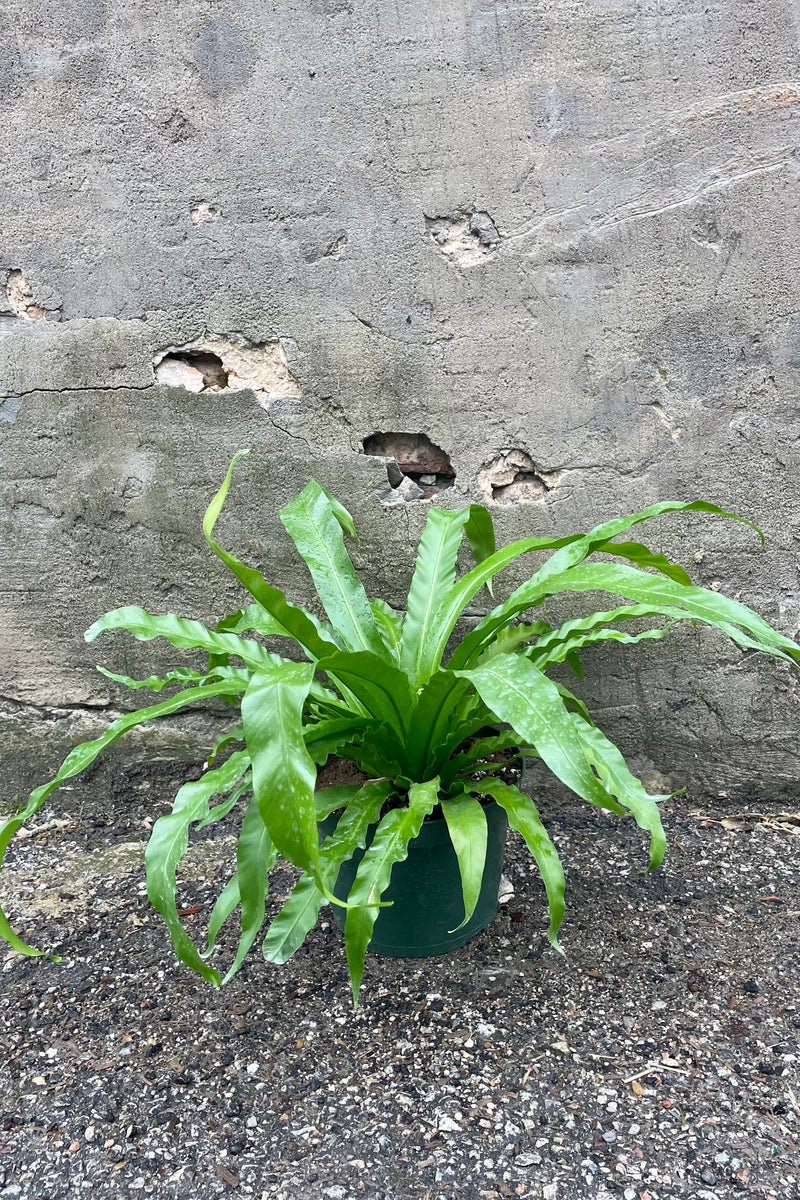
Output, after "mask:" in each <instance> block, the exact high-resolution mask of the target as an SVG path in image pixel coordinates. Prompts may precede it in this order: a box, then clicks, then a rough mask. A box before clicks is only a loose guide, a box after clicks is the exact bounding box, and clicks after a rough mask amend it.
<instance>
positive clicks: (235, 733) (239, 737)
mask: <svg viewBox="0 0 800 1200" xmlns="http://www.w3.org/2000/svg"><path fill="white" fill-rule="evenodd" d="M243 741H244V730H243V729H242V727H241V725H231V727H230V729H226V730H225V732H224V733H221V734H220V735H219V737H218V738H217V740H216V741H215V742H214V745H213V747H212V750H211V753H210V754H209V756H208V762H207V765H208V766H209V767H213V765H214V761H215V759H216V758H217V756H218V755H219V754H221V753H222V751H223V750H224V749H225V747H226V746H230V745H232V744H233V743H234V742H243Z"/></svg>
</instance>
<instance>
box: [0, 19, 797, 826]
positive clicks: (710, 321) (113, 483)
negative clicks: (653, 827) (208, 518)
mask: <svg viewBox="0 0 800 1200" xmlns="http://www.w3.org/2000/svg"><path fill="white" fill-rule="evenodd" d="M799 27H800V6H798V4H797V2H796V0H754V2H752V3H749V4H747V5H744V4H736V3H734V4H731V3H730V0H712V2H711V3H706V4H703V5H698V4H695V3H692V2H690V0H592V3H589V4H587V3H585V2H583V0H582V2H580V3H578V2H577V0H573V2H569V0H563V2H560V3H558V4H556V3H553V2H552V0H516V2H513V3H501V2H499V0H473V2H469V0H440V2H439V3H437V4H433V5H427V6H425V5H423V6H420V5H419V4H418V3H416V2H412V0H399V2H398V0H391V2H389V0H373V2H371V3H369V4H367V3H362V2H361V0H303V2H302V3H300V2H297V0H295V2H290V0H278V3H275V4H272V5H268V6H264V5H263V4H260V3H256V2H255V0H238V2H237V3H236V4H232V3H227V2H223V3H215V4H212V3H209V2H208V0H180V2H179V3H178V4H177V5H175V4H173V5H171V6H168V7H165V6H163V5H158V4H154V3H150V2H148V3H143V4H136V5H129V4H123V3H121V2H120V0H64V2H63V3H61V4H59V5H47V4H44V3H43V2H42V0H12V3H11V4H10V5H7V6H6V7H5V9H4V13H3V15H2V16H1V17H0V114H2V122H0V130H1V131H2V132H0V144H1V148H2V157H3V163H4V172H3V174H4V186H3V188H2V189H0V229H2V240H1V241H0V400H1V401H2V403H0V497H1V499H2V510H1V512H0V530H2V532H1V533H0V540H1V541H2V546H3V555H2V562H3V567H4V570H3V572H2V580H0V587H1V588H2V593H0V607H1V610H2V611H1V612H0V648H1V653H0V659H1V660H2V666H1V667H0V670H1V671H2V679H1V680H0V693H2V696H3V697H4V699H3V700H2V702H0V713H2V716H3V728H4V729H5V730H6V731H7V732H6V733H5V734H4V736H3V737H2V755H3V762H2V770H3V795H2V796H0V803H4V802H5V801H6V800H7V799H9V798H10V796H12V795H13V794H14V792H15V791H16V790H19V791H25V790H27V787H28V786H29V785H30V784H31V783H34V782H39V781H40V780H41V779H42V777H46V775H47V773H48V771H49V770H51V769H52V768H54V767H55V765H56V763H57V761H58V758H59V756H60V754H61V753H62V752H63V751H64V750H65V749H66V748H67V747H68V746H69V745H70V744H72V741H73V740H74V739H75V737H76V736H78V735H80V736H86V735H87V733H88V731H90V730H91V731H96V730H97V729H99V728H100V727H101V726H102V724H103V722H104V721H105V720H106V719H107V717H108V715H109V711H112V712H113V711H116V710H117V709H118V707H119V706H122V705H124V704H126V703H127V701H126V700H125V699H124V698H123V697H120V696H119V695H118V694H117V692H116V690H115V689H114V687H113V685H109V684H108V683H107V681H106V680H104V679H103V678H102V677H101V676H99V675H97V674H96V673H95V671H94V664H95V662H97V661H104V662H106V663H107V664H108V665H109V666H112V667H113V668H116V669H122V670H126V671H128V672H130V673H135V672H136V671H144V672H145V673H147V672H148V671H149V670H150V669H151V665H153V664H155V665H158V664H162V665H163V664H164V663H165V662H167V661H168V659H167V655H166V654H165V652H164V650H163V649H156V648H154V646H153V645H152V644H151V645H150V646H147V647H142V646H139V645H137V644H135V645H133V646H131V645H129V644H128V643H127V642H125V641H124V640H123V639H122V638H118V639H115V640H114V641H113V643H112V642H111V641H109V643H108V645H107V646H106V645H103V644H102V643H100V644H99V645H93V646H91V647H87V646H85V645H84V643H83V641H82V638H81V636H80V635H81V633H82V631H83V629H85V628H86V627H87V626H88V625H89V624H90V623H91V621H92V620H93V619H94V618H95V617H96V615H97V614H98V613H99V612H100V611H103V610H106V609H108V608H111V607H113V606H115V605H117V604H120V603H124V602H130V603H134V602H137V603H141V604H143V605H144V606H146V607H149V608H151V609H154V610H162V611H163V610H167V609H174V610H177V611H179V612H182V613H186V614H193V615H200V616H207V617H216V616H218V615H219V614H220V612H221V611H222V610H223V608H224V607H225V606H226V605H227V604H229V603H230V604H235V603H238V593H237V592H236V590H235V589H234V588H232V587H231V586H230V584H229V583H227V582H226V580H225V577H224V573H223V570H222V568H221V567H218V566H217V565H215V563H214V561H212V560H211V559H210V557H209V555H208V553H207V552H206V550H205V549H204V546H203V543H202V538H201V534H200V516H201V513H202V510H203V508H204V506H205V503H206V502H207V500H208V498H209V496H210V495H211V493H212V492H213V490H214V488H215V486H216V485H217V483H218V482H219V480H220V479H221V477H222V474H223V472H224V469H225V466H226V464H227V462H228V459H229V456H230V454H231V453H232V451H234V450H235V449H236V448H238V447H240V446H243V445H252V446H253V447H254V448H255V453H254V454H253V455H252V456H251V458H250V459H249V460H248V461H247V462H246V463H243V464H242V466H241V470H240V473H239V475H238V477H237V482H236V486H235V491H234V497H233V504H232V505H231V512H230V514H229V515H228V516H227V517H226V519H225V530H226V535H227V537H228V540H229V541H232V542H234V543H235V544H236V545H237V546H238V547H239V549H240V551H242V552H244V553H246V554H248V555H250V556H251V557H252V558H253V559H254V560H259V561H260V562H261V563H262V564H264V565H265V567H266V570H267V574H269V575H271V576H273V577H274V578H275V579H276V580H278V581H280V582H281V583H282V584H283V585H284V586H286V588H287V590H289V591H290V592H291V593H293V594H296V595H298V596H299V597H300V598H301V599H302V598H305V599H308V598H309V585H308V582H307V579H306V577H305V575H304V573H303V570H302V568H301V567H300V566H299V564H298V563H297V561H296V560H295V558H294V555H293V553H292V548H291V545H290V543H289V542H288V539H287V538H286V536H285V535H284V533H283V531H282V529H281V527H280V525H279V523H278V520H277V515H276V514H277V508H278V507H279V505H280V504H281V503H282V502H284V501H285V500H286V499H288V498H289V497H290V496H291V495H292V494H293V493H294V492H295V491H296V490H298V489H299V488H300V487H301V486H302V485H303V483H304V482H305V481H306V480H307V479H308V477H309V476H310V475H312V474H313V475H315V476H317V477H318V478H319V479H320V480H321V481H322V482H323V483H324V484H325V485H326V486H328V487H330V488H331V489H333V490H334V491H335V492H336V493H337V495H339V496H340V497H341V498H342V499H343V500H344V501H346V502H347V503H348V504H349V505H350V506H351V507H352V509H353V510H354V512H355V514H356V517H357V521H358V524H359V527H360V530H361V533H362V540H361V543H360V545H359V546H358V547H357V549H356V550H355V557H356V559H357V561H358V564H359V566H360V567H362V568H363V569H364V572H365V575H366V577H367V578H368V580H369V581H370V584H371V585H372V587H373V588H374V589H375V590H379V589H380V590H382V591H384V593H385V594H386V595H387V598H389V599H390V600H393V601H395V602H399V601H400V599H401V597H402V594H403V590H404V587H405V585H406V583H407V580H408V577H409V573H410V569H411V565H412V563H413V558H414V543H415V540H416V536H417V534H418V532H419V529H420V528H421V525H422V522H423V519H424V514H425V510H426V504H425V503H424V502H418V503H416V504H409V505H404V504H400V505H396V506H394V507H385V506H383V505H382V504H381V503H380V501H379V500H378V499H377V498H376V496H375V494H374V491H375V488H376V487H377V486H378V485H379V484H380V483H381V482H383V481H384V480H385V471H384V468H383V467H382V466H381V464H380V463H379V462H378V461H377V460H376V459H370V458H367V457H365V456H363V455H362V454H361V453H360V448H361V442H362V440H363V439H364V438H365V437H367V436H369V435H371V434H373V433H375V432H378V431H386V430H391V431H394V432H403V431H405V432H409V433H420V432H424V433H425V434H427V435H428V436H429V437H430V439H431V440H432V442H433V443H435V444H436V445H437V446H440V447H442V448H443V449H444V450H445V451H446V453H447V454H448V455H449V456H450V458H451V460H452V463H453V465H454V467H455V469H456V472H457V482H456V489H455V490H454V491H450V492H448V493H444V494H443V495H440V496H439V497H438V498H437V499H436V500H435V501H434V503H438V504H449V503H455V504H463V503H465V502H466V501H467V499H468V498H469V497H470V496H472V497H473V498H477V497H478V495H479V489H478V486H477V483H476V480H477V477H478V474H479V472H481V471H482V470H483V469H484V468H485V467H486V466H487V465H489V464H490V463H491V462H492V461H493V460H495V459H498V458H499V457H500V456H501V455H502V454H503V453H504V452H507V451H509V450H519V451H521V452H523V454H525V455H527V456H528V458H529V459H530V460H531V461H532V462H533V463H534V464H535V466H536V469H537V472H539V474H540V476H541V477H542V478H543V479H545V481H546V482H547V484H548V486H547V487H546V488H541V489H539V488H537V487H535V486H534V487H530V488H528V494H530V495H531V496H533V497H535V499H533V500H532V501H531V502H529V503H519V504H512V505H510V506H508V507H498V509H497V516H498V522H499V526H500V529H501V530H502V533H503V534H504V535H506V536H509V537H511V536H518V535H519V534H521V533H522V532H536V533H545V532H566V531H572V530H573V529H576V528H581V527H585V526H588V525H591V524H593V523H595V522H596V521H597V520H599V519H601V518H603V517H607V516H611V515H614V514H616V513H619V512H623V511H626V510H631V509H634V508H639V507H641V506H643V505H644V504H647V503H649V502H652V501H654V500H657V499H661V498H666V497H678V498H690V497H694V496H696V495H699V496H704V497H707V498H709V499H712V500H714V501H716V502H718V503H720V504H722V505H723V506H727V507H733V508H737V509H739V510H740V511H742V512H744V513H745V514H746V515H747V516H748V517H750V518H752V519H754V520H755V521H757V522H759V524H761V525H762V526H763V528H764V530H765V532H766V535H767V549H766V550H765V551H762V550H761V549H760V548H759V546H758V544H757V541H756V538H755V536H754V535H752V534H751V533H750V532H749V531H748V530H747V528H746V527H744V526H733V525H732V526H722V525H721V524H719V523H717V522H705V521H700V520H698V519H685V518H684V519H676V520H674V521H673V522H672V523H671V524H669V523H663V524H661V525H660V526H659V527H658V529H657V530H655V531H654V533H653V534H652V536H653V538H654V540H655V541H656V542H657V543H658V544H660V545H661V546H662V548H664V549H667V550H671V551H672V552H674V553H676V554H678V556H679V557H680V558H681V560H682V561H684V562H685V563H687V565H689V566H690V567H691V569H692V571H693V573H694V576H695V578H696V579H697V580H698V581H699V582H702V583H705V584H711V583H712V582H714V583H718V584H719V586H720V587H721V588H722V590H723V591H725V592H726V593H727V594H730V595H736V596H740V597H741V598H742V599H744V600H745V601H747V602H748V603H751V604H753V605H754V606H755V607H757V608H758V609H759V610H760V611H762V612H764V613H765V615H767V616H769V617H770V618H771V619H773V620H774V621H775V622H776V623H777V624H778V625H779V626H780V627H781V628H782V629H783V630H785V631H787V632H789V633H790V634H794V633H795V632H796V630H797V628H798V623H799V622H800V604H799V602H798V591H797V565H798V557H799V550H800V544H799V542H798V539H799V538H800V511H798V491H797V482H796V481H797V467H798V459H799V458H800V452H799V451H798V445H800V443H799V442H798V439H800V406H799V405H798V399H797V395H798V370H799V369H800V368H799V367H798V362H799V361H800V356H799V355H798V348H800V315H799V314H800V303H798V297H797V279H798V270H797V249H796V248H797V245H798V240H799V239H798V235H799V234H800V228H799V226H800V222H799V221H798V196H799V195H800V157H798V154H797V142H798V128H799V126H798V114H800V91H798V85H797V80H798V78H800V72H798V46H797V43H798V28H799ZM6 283H7V295H6V286H5V285H6ZM208 338H212V339H213V338H225V339H228V340H232V341H234V342H240V343H246V344H250V345H254V346H267V345H270V346H274V345H275V343H276V341H279V343H280V347H281V351H282V354H283V356H284V357H285V361H286V365H287V370H288V372H289V375H290V377H291V378H292V380H295V381H297V383H298V384H299V387H300V391H301V395H300V396H299V397H296V396H294V397H291V396H290V397H287V398H285V399H280V398H275V396H274V395H272V396H270V399H269V403H268V406H267V407H266V408H265V406H264V404H263V403H258V402H257V401H258V397H256V396H254V394H253V393H252V392H249V391H230V390H226V391H221V392H214V391H208V390H206V391H203V392H200V393H197V394H195V393H192V392H189V391H184V390H182V389H180V388H171V387H167V386H162V385H160V384H157V383H156V381H155V375H154V369H153V363H154V361H156V360H158V358H159V357H160V356H162V355H163V354H164V353H165V352H167V351H168V350H169V348H170V347H176V346H178V347H180V346H187V345H190V344H193V343H196V342H197V341H198V340H204V339H205V340H207V339H208ZM261 399H262V400H263V397H261ZM586 665H587V671H588V678H587V681H586V686H585V691H586V692H587V693H588V694H589V695H590V696H593V697H594V700H595V703H596V711H597V712H598V713H599V715H600V717H601V718H602V720H603V722H604V724H605V727H606V728H607V730H608V731H609V733H610V734H611V735H612V736H617V737H619V738H620V740H621V744H622V745H623V747H624V748H625V749H626V750H628V751H629V752H636V751H637V749H638V752H639V754H640V758H639V760H638V761H639V765H640V766H641V767H643V768H644V769H646V770H654V771H658V772H661V774H663V775H666V776H668V777H669V779H670V780H671V781H672V782H673V783H674V784H675V785H676V786H679V785H681V784H683V783H687V782H689V783H691V785H692V786H694V787H695V788H697V789H702V790H708V791H709V792H711V793H712V794H714V795H716V794H718V793H720V792H728V793H729V794H730V795H731V797H735V796H741V795H742V794H746V793H748V792H751V791H752V792H753V793H755V794H758V793H760V792H773V791H775V789H776V788H777V789H778V790H779V791H780V790H786V791H789V792H791V791H793V790H795V789H796V783H795V780H796V774H797V762H798V756H797V745H798V741H797V730H798V725H799V724H800V714H799V713H798V703H797V692H796V685H795V683H794V682H793V680H792V679H791V676H790V674H789V672H788V671H786V670H785V669H783V668H782V667H779V666H777V665H774V664H772V663H767V662H764V663H760V662H755V661H752V660H751V661H748V662H746V663H743V662H742V661H741V658H740V656H739V655H738V653H736V652H734V651H733V650H732V649H730V648H728V647H727V646H726V645H724V644H723V643H722V641H721V640H720V639H719V638H718V637H717V636H716V635H713V634H711V633H707V632H704V631H688V632H686V633H684V634H682V635H681V636H680V637H679V638H677V639H676V641H675V642H674V643H673V645H672V647H670V646H669V645H662V646H659V647H651V648H649V649H647V650H646V651H645V652H644V653H639V652H638V648H636V649H632V650H630V651H628V652H627V653H625V652H624V651H623V652H617V653H612V652H610V651H609V652H603V653H598V654H597V655H596V656H595V657H594V658H593V659H591V660H589V659H588V658H587V664H586ZM223 720H224V714H222V715H213V714H207V715H206V714H194V715H193V716H191V717H187V718H183V719H182V720H181V721H175V722H173V723H172V724H171V725H170V726H169V727H168V728H166V729H165V730H163V731H162V732H161V733H159V732H156V731H151V732H149V733H147V734H142V735H141V736H140V737H139V738H138V739H137V740H136V741H135V742H134V744H133V746H132V748H129V750H128V751H127V752H123V759H121V760H118V761H120V762H124V761H125V759H124V754H125V753H127V754H128V756H129V757H130V756H132V757H133V758H137V757H141V756H142V755H145V756H150V757H155V758H156V759H160V760H164V759H166V760H170V759H174V758H176V757H178V758H187V759H189V760H191V761H199V760H201V759H202V757H203V754H204V752H205V748H206V746H207V738H208V736H209V733H210V729H211V728H212V727H213V728H217V727H219V726H220V724H221V722H222V721H223ZM94 786H95V790H96V792H97V794H98V796H100V798H101V799H102V794H104V789H105V793H106V794H107V791H108V787H109V774H108V772H105V773H104V771H103V770H101V771H99V772H97V773H96V775H95V784H94ZM6 792H7V795H6Z"/></svg>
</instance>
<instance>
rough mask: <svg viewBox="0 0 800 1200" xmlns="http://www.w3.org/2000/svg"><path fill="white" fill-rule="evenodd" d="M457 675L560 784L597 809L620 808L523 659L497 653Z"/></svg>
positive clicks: (555, 698) (543, 682) (543, 679)
mask: <svg viewBox="0 0 800 1200" xmlns="http://www.w3.org/2000/svg"><path fill="white" fill-rule="evenodd" d="M461 674H462V675H463V676H464V677H465V678H466V679H469V680H470V681H471V682H472V683H473V685H474V686H475V689H476V691H477V692H478V695H479V696H480V697H481V699H482V700H483V701H484V703H485V704H487V705H488V707H489V708H490V709H491V710H492V711H493V712H494V713H495V714H496V715H497V719H498V720H499V721H502V722H503V723H504V724H508V725H511V727H512V728H513V729H515V730H516V731H517V733H518V734H519V735H520V737H521V738H522V739H524V741H526V742H529V743H530V744H531V745H532V746H534V747H535V748H536V749H537V750H538V752H539V755H540V756H541V758H542V759H543V760H544V762H545V763H546V764H547V766H548V767H549V768H550V770H551V771H552V772H553V774H554V775H556V776H557V777H558V778H559V779H560V780H561V781H562V783H565V784H566V785H567V787H568V788H571V789H572V791H573V792H575V793H577V795H579V796H581V797H582V798H583V799H584V800H588V801H589V802H590V803H591V804H595V805H597V806H598V807H599V808H609V809H611V810H612V811H614V812H620V811H621V810H620V807H619V805H618V804H617V802H616V800H614V799H613V797H612V796H610V795H609V793H608V792H607V791H606V789H605V788H604V787H603V785H602V784H601V782H600V780H599V779H598V778H597V776H596V775H595V774H594V773H593V771H592V770H591V768H590V766H589V764H588V762H587V761H586V756H585V754H584V750H583V742H582V740H581V739H580V738H579V736H578V733H577V730H576V729H575V726H574V724H573V721H572V719H571V717H570V714H569V713H568V712H567V710H566V708H565V707H564V701H563V699H562V697H561V695H560V694H559V691H558V688H557V687H556V685H555V684H554V683H553V681H552V680H550V679H548V678H547V676H546V675H544V674H543V673H542V672H541V671H540V670H538V669H537V668H536V667H535V666H534V665H533V663H532V662H530V661H529V660H528V659H527V658H522V657H520V656H518V655H511V654H502V655H500V657H499V658H494V659H492V661H491V662H490V663H487V664H486V666H484V667H478V668H476V669H475V670H474V671H463V672H461Z"/></svg>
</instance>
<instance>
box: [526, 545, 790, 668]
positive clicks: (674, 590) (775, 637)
mask: <svg viewBox="0 0 800 1200" xmlns="http://www.w3.org/2000/svg"><path fill="white" fill-rule="evenodd" d="M542 587H543V588H544V590H545V591H546V593H547V594H548V595H551V596H552V595H556V594H558V593H560V592H592V591H605V592H613V593H615V594H616V595H618V596H623V597H624V598H625V599H627V600H633V601H635V602H636V603H639V604H646V605H649V606H650V607H656V606H661V605H663V606H669V607H670V608H675V607H677V608H680V609H682V615H683V616H684V617H691V618H692V619H693V620H697V621H703V622H705V623H706V624H707V625H715V626H716V627H717V628H719V629H721V630H722V631H723V632H724V633H727V635H728V637H730V638H732V639H733V641H735V642H738V643H739V644H740V645H743V646H746V647H747V648H748V649H759V650H762V651H764V652H765V653H767V654H773V655H775V656H776V657H778V658H784V659H789V660H790V661H791V660H795V661H796V660H797V659H799V658H800V646H798V644H797V643H796V642H793V641H792V640H791V639H789V638H787V637H784V636H783V634H781V633H778V631H777V630H775V629H773V628H772V626H771V625H769V624H767V622H766V621H764V620H763V619H762V618H761V617H759V616H758V614H757V613H754V612H753V610H752V609H750V608H747V606H746V605H744V604H740V603H739V602H738V601H737V600H731V599H730V598H729V597H728V596H724V595H723V594H722V593H721V592H712V591H711V590H710V589H709V588H700V587H686V586H684V585H683V584H679V583H675V582H674V581H673V580H671V579H664V578H662V577H661V576H659V575H648V574H647V573H646V572H645V571H637V570H635V569H634V568H633V567H626V566H622V565H617V564H615V563H584V564H582V565H581V566H580V567H573V568H572V570H570V571H565V572H563V574H561V575H557V576H554V577H551V578H549V579H547V580H546V581H545V582H544V584H543V585H542ZM737 626H740V627H741V629H743V630H744V631H745V634H744V635H743V634H742V633H741V630H740V629H739V628H737ZM746 635H750V636H746Z"/></svg>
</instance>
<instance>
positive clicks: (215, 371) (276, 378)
mask: <svg viewBox="0 0 800 1200" xmlns="http://www.w3.org/2000/svg"><path fill="white" fill-rule="evenodd" d="M153 372H154V374H155V378H156V383H161V384H164V385H165V386H169V387H182V388H186V390H187V391H190V392H205V391H212V392H214V391H220V390H221V389H223V388H231V389H232V390H242V389H245V388H246V389H249V390H250V391H252V392H253V393H254V394H255V397H256V400H257V401H258V403H259V404H260V405H261V406H262V408H268V407H269V402H270V400H273V399H277V398H278V397H281V398H285V397H290V398H292V397H298V396H300V394H301V393H300V385H299V383H298V382H297V380H296V379H295V377H294V375H292V373H291V371H290V370H289V364H288V362H287V360H286V354H285V352H284V349H283V346H282V344H281V341H280V339H279V338H275V339H274V340H272V341H269V342H261V343H258V344H254V343H251V342H247V341H244V340H243V339H242V340H240V341H234V340H233V339H232V338H225V337H219V336H216V335H213V334H212V335H206V336H205V337H203V338H199V339H197V340H196V341H194V342H189V343H187V344H186V345H185V346H169V347H168V348H167V349H166V350H164V351H162V353H161V354H160V355H159V356H158V357H157V358H156V359H155V360H154V362H153Z"/></svg>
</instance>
